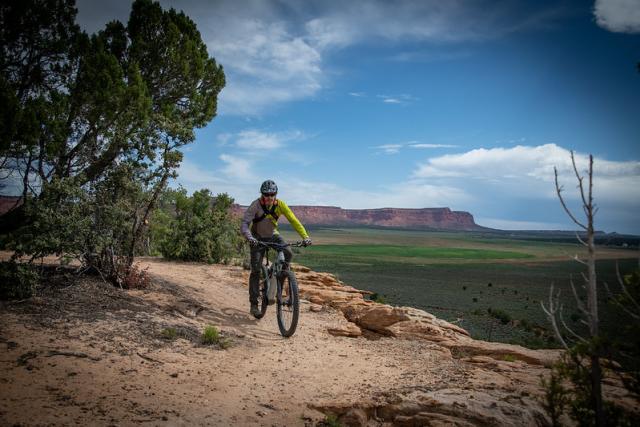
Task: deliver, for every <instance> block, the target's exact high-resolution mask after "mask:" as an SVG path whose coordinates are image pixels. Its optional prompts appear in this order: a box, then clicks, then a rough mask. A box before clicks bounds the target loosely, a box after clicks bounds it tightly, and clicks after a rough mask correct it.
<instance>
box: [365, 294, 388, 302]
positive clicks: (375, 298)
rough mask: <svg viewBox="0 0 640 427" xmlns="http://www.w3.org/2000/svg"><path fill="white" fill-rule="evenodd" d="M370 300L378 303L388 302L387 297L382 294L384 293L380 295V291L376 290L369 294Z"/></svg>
mask: <svg viewBox="0 0 640 427" xmlns="http://www.w3.org/2000/svg"><path fill="white" fill-rule="evenodd" d="M369 300H370V301H373V302H377V303H378V304H386V303H387V299H386V298H385V297H384V296H382V295H380V294H378V293H375V292H374V293H372V294H371V295H370V296H369Z"/></svg>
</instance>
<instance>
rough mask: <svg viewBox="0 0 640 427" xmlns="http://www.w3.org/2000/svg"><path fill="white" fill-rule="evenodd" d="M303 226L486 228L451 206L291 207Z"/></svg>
mask: <svg viewBox="0 0 640 427" xmlns="http://www.w3.org/2000/svg"><path fill="white" fill-rule="evenodd" d="M245 209H246V207H245V206H239V205H235V206H234V207H233V212H234V214H236V215H238V216H239V215H242V213H243V212H244V210H245ZM291 209H292V210H293V212H294V213H295V214H296V217H297V218H298V219H299V220H300V221H301V222H302V223H303V224H304V225H316V226H333V227H353V226H374V227H394V228H418V229H439V230H467V231H470V230H484V229H485V228H484V227H481V226H479V225H477V224H476V223H475V221H474V220H473V216H472V215H471V214H470V213H469V212H463V211H452V210H451V209H449V208H424V209H401V208H381V209H342V208H339V207H335V206H291Z"/></svg>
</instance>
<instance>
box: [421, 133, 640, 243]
mask: <svg viewBox="0 0 640 427" xmlns="http://www.w3.org/2000/svg"><path fill="white" fill-rule="evenodd" d="M575 159H576V165H577V168H578V171H579V173H580V174H581V175H582V176H586V170H587V169H588V162H589V157H588V155H585V154H582V153H576V154H575ZM554 167H556V168H557V170H558V180H559V183H560V185H561V186H562V188H563V193H562V195H563V197H564V198H565V199H566V200H567V203H568V204H569V205H570V208H571V209H572V210H574V212H576V213H577V214H580V213H581V208H580V195H579V192H578V189H577V188H576V187H577V180H576V177H575V173H574V171H573V166H572V164H571V157H570V152H569V151H568V150H566V149H564V148H562V147H560V146H558V145H555V144H546V145H540V146H520V145H519V146H516V147H510V148H491V149H484V148H480V149H476V150H471V151H468V152H465V153H461V154H449V155H444V156H439V157H432V158H429V159H428V160H427V161H426V162H423V163H421V164H419V165H418V167H417V169H416V170H415V171H414V173H413V177H414V178H415V179H428V180H429V181H431V182H436V183H440V184H448V185H452V186H455V187H458V188H462V189H464V190H465V191H467V192H468V193H471V194H474V195H477V197H478V200H480V201H493V203H494V204H495V205H496V206H503V207H504V208H505V209H506V208H507V207H510V208H509V209H511V212H509V215H508V216H507V217H510V218H513V217H514V215H518V216H520V217H523V216H527V217H530V218H531V221H533V222H536V221H537V222H545V221H539V220H537V218H538V217H540V215H544V214H545V213H546V214H548V215H550V212H551V211H549V209H553V212H554V213H553V216H554V218H552V219H554V220H555V221H558V220H562V219H566V218H563V217H559V216H558V215H559V214H561V211H560V210H559V209H558V207H559V206H560V204H559V201H558V200H557V197H558V196H557V194H556V190H555V185H554ZM593 167H594V177H593V195H594V199H595V202H596V204H597V205H598V206H599V207H600V213H599V216H598V221H600V222H597V225H598V224H600V226H601V227H603V228H604V227H605V226H606V227H608V228H609V229H612V228H613V227H616V228H618V227H622V228H623V229H627V230H629V229H632V228H631V227H632V224H633V221H630V220H629V219H628V218H629V215H631V214H632V213H633V214H635V215H637V213H638V212H640V162H639V161H610V160H605V159H602V158H598V157H595V158H594V166H593ZM585 179H586V178H585ZM584 185H585V189H586V186H587V182H586V181H585V182H584ZM489 204H490V203H488V202H487V207H486V208H480V207H479V206H475V207H473V208H474V209H477V212H481V213H482V216H483V217H487V218H499V216H497V214H499V212H496V211H495V209H493V212H491V208H490V206H489ZM524 205H526V206H529V208H528V210H518V209H519V208H518V207H519V206H524ZM545 209H546V212H545ZM613 218H623V221H624V222H616V221H614V220H613ZM528 219H529V218H528ZM547 219H549V218H547ZM564 228H567V226H565V227H564ZM569 228H571V227H569ZM614 229H615V228H614ZM618 230H619V231H620V228H618Z"/></svg>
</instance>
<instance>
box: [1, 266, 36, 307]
mask: <svg viewBox="0 0 640 427" xmlns="http://www.w3.org/2000/svg"><path fill="white" fill-rule="evenodd" d="M38 279H39V275H38V273H37V272H36V270H35V268H34V267H33V266H31V265H29V264H19V263H17V262H13V261H10V262H2V263H0V299H3V300H10V299H24V298H29V297H30V296H32V295H33V294H34V292H35V290H36V287H37V285H38Z"/></svg>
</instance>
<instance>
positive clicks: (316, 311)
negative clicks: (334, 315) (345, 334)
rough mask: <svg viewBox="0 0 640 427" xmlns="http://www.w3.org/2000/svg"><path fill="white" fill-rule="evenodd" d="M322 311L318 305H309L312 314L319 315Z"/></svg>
mask: <svg viewBox="0 0 640 427" xmlns="http://www.w3.org/2000/svg"><path fill="white" fill-rule="evenodd" d="M322 310H323V308H322V305H320V304H311V305H309V311H313V312H314V313H319V312H321V311H322Z"/></svg>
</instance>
